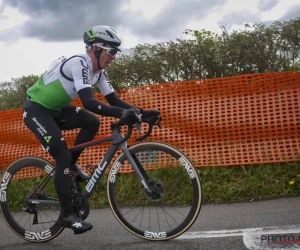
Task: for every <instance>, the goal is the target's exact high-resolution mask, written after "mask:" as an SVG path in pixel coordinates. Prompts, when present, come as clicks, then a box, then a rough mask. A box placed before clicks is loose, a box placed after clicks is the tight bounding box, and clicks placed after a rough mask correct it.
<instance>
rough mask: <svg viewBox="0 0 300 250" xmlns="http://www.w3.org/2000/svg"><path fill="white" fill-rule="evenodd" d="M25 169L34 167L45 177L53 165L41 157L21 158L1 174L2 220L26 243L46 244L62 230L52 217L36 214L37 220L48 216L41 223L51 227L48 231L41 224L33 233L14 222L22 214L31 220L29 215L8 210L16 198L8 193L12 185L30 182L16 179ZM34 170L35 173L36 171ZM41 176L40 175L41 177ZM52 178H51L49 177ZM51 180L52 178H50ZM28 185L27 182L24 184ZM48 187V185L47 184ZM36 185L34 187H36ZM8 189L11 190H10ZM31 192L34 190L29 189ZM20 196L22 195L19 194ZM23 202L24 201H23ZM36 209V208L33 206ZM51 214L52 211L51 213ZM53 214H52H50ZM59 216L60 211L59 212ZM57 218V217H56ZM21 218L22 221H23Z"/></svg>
mask: <svg viewBox="0 0 300 250" xmlns="http://www.w3.org/2000/svg"><path fill="white" fill-rule="evenodd" d="M26 167H35V168H37V170H38V171H39V172H40V171H43V172H45V175H48V174H49V173H50V172H51V171H52V170H53V168H54V166H53V164H52V163H51V162H50V161H48V160H46V159H44V158H42V157H37V156H25V157H21V158H19V159H17V160H16V161H14V162H12V163H11V164H10V165H9V166H8V168H7V169H6V170H5V172H4V173H3V178H2V181H1V189H0V208H1V211H2V216H3V218H4V221H5V222H6V223H7V225H8V226H9V228H10V229H11V230H12V231H13V232H14V233H15V234H16V235H18V236H19V237H21V238H22V239H24V240H26V241H30V242H35V243H37V242H39V243H41V242H47V241H49V240H52V239H54V238H55V237H57V236H58V235H59V234H60V233H61V232H62V231H63V230H64V227H62V226H61V225H60V224H59V223H58V222H57V220H55V219H53V218H52V215H51V216H50V217H49V215H46V213H45V212H44V211H43V214H42V215H41V214H38V215H39V216H38V219H40V220H41V219H42V218H41V216H43V215H44V214H45V216H46V217H47V216H48V218H47V219H48V222H43V223H45V224H46V223H47V224H50V225H51V226H50V227H49V228H48V229H45V227H44V225H43V226H41V224H43V223H39V224H37V225H35V226H32V228H35V231H33V230H28V229H26V228H24V226H22V225H20V224H19V223H20V221H21V219H20V220H18V221H17V220H16V219H15V216H17V217H19V218H21V217H20V216H19V215H21V214H22V213H24V215H23V217H25V215H26V216H27V214H28V215H29V217H28V218H29V219H30V218H32V217H30V216H31V214H29V213H28V212H26V211H24V210H22V209H20V208H19V209H16V211H15V208H14V209H10V205H11V204H13V203H12V201H10V200H11V199H13V197H16V195H15V193H14V196H13V195H10V193H12V194H13V187H14V186H16V185H15V184H13V182H14V181H18V182H20V181H22V180H24V182H25V181H30V180H29V178H27V179H26V178H25V177H24V176H23V178H21V179H20V177H18V172H20V173H23V174H24V173H27V172H26V170H25V168H26ZM37 170H36V171H37ZM41 176H42V175H41ZM33 178H38V177H33ZM51 178H52V177H51ZM52 179H53V178H52ZM26 183H28V182H26ZM49 185H50V184H49ZM36 186H37V185H35V187H36ZM10 188H11V189H12V190H10ZM30 190H31V191H32V190H34V188H33V189H30ZM19 191H20V192H22V191H23V192H26V190H19ZM21 196H22V194H21ZM19 202H20V200H19ZM23 202H24V201H23ZM35 207H37V206H35ZM51 212H52V211H51ZM52 214H53V212H52ZM59 214H60V211H59ZM54 215H58V213H56V211H55V214H54ZM58 216H59V215H58ZM23 217H22V220H23ZM29 219H28V221H29V226H30V227H31V224H30V221H31V220H29ZM49 219H53V221H49ZM27 223H28V222H26V224H25V226H26V225H27Z"/></svg>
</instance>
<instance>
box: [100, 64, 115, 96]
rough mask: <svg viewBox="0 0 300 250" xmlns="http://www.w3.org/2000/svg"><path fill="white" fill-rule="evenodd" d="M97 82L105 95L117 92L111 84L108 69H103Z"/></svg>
mask: <svg viewBox="0 0 300 250" xmlns="http://www.w3.org/2000/svg"><path fill="white" fill-rule="evenodd" d="M97 84H98V86H99V88H100V91H101V93H102V94H103V95H104V96H107V95H109V94H111V93H112V92H115V90H114V88H113V87H112V86H111V84H110V81H109V79H108V74H107V71H106V70H102V72H101V76H100V78H99V80H98V82H97Z"/></svg>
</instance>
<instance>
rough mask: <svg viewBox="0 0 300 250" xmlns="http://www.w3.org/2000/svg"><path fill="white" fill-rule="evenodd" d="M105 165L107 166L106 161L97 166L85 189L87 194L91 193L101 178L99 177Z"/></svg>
mask: <svg viewBox="0 0 300 250" xmlns="http://www.w3.org/2000/svg"><path fill="white" fill-rule="evenodd" d="M106 164H107V161H105V162H104V163H103V164H102V161H101V162H100V164H99V165H98V167H97V169H96V171H95V172H94V174H93V175H92V177H91V179H90V181H89V182H88V184H87V185H86V187H85V189H86V191H87V192H89V193H91V192H92V190H93V188H94V186H95V184H96V183H97V181H98V180H99V178H100V177H101V175H102V173H103V170H104V169H105V166H106Z"/></svg>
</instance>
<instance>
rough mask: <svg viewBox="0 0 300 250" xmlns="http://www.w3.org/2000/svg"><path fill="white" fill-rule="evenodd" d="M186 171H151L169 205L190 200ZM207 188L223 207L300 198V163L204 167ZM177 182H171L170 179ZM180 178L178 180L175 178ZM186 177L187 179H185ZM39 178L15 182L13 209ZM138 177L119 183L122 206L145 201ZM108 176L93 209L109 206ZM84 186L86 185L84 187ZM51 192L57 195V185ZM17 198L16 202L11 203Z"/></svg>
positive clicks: (206, 195)
mask: <svg viewBox="0 0 300 250" xmlns="http://www.w3.org/2000/svg"><path fill="white" fill-rule="evenodd" d="M181 170H182V168H181V169H180V168H166V169H163V171H156V172H154V171H151V176H152V177H153V176H154V177H156V178H158V179H160V180H162V181H163V183H164V185H165V186H166V187H169V188H171V189H172V193H171V194H170V195H169V196H166V197H165V198H164V202H167V203H169V204H175V203H176V204H181V205H184V204H185V203H186V202H187V200H189V196H190V195H191V194H189V192H188V190H189V185H188V181H189V179H188V178H184V177H183V176H184V175H182V174H181V172H180V171H181ZM198 170H199V173H200V176H201V180H202V185H203V202H204V203H222V202H232V201H235V202H236V201H250V200H260V199H269V198H278V197H291V196H298V195H300V162H292V163H280V164H279V163H276V164H265V165H246V166H231V167H229V166H226V167H203V168H199V169H198ZM171 176H172V177H173V178H169V177H171ZM174 176H176V178H174ZM185 177H186V176H185ZM38 180H39V177H36V178H32V179H27V180H22V181H14V184H10V186H9V189H8V200H10V201H11V204H10V206H11V207H20V205H21V204H22V201H23V198H24V196H25V194H26V193H27V192H29V191H30V190H32V188H33V186H35V184H36V182H37V181H38ZM136 180H137V178H136V176H135V175H134V174H123V175H121V176H120V177H118V182H116V185H117V184H118V185H117V189H118V190H119V191H122V192H120V193H121V194H122V196H119V197H118V199H119V200H122V203H124V204H128V205H133V204H135V203H139V202H141V199H142V198H144V196H143V193H141V192H140V190H141V188H139V187H140V185H141V184H140V183H139V182H137V181H136ZM106 183H107V175H105V176H103V177H102V179H101V180H100V183H99V185H97V187H96V190H95V192H94V193H93V195H92V197H91V198H90V200H89V203H90V207H92V208H99V207H104V206H108V204H109V203H108V199H107V193H106ZM81 185H83V184H81ZM47 192H50V193H53V192H54V187H53V184H51V183H50V184H49V190H48V191H47ZM10 197H13V198H14V199H13V201H12V200H11V199H9V198H10Z"/></svg>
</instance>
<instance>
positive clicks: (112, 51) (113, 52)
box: [97, 45, 118, 57]
mask: <svg viewBox="0 0 300 250" xmlns="http://www.w3.org/2000/svg"><path fill="white" fill-rule="evenodd" d="M97 47H99V48H101V49H104V50H106V52H107V54H109V55H110V56H111V57H114V56H116V54H117V53H118V50H117V49H115V48H110V47H104V46H99V45H97Z"/></svg>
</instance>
